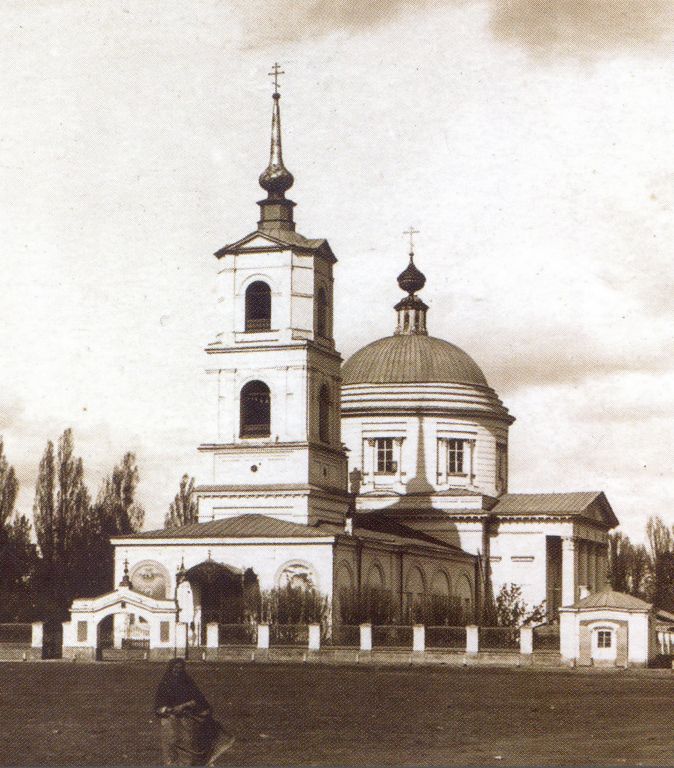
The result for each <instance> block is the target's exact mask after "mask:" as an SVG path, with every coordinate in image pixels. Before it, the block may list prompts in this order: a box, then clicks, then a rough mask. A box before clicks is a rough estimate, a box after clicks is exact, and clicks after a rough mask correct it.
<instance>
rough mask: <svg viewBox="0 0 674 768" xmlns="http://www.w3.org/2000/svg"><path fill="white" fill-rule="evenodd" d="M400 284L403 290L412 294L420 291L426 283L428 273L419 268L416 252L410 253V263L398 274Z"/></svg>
mask: <svg viewBox="0 0 674 768" xmlns="http://www.w3.org/2000/svg"><path fill="white" fill-rule="evenodd" d="M398 285H399V286H400V289H401V290H403V291H407V293H409V294H410V296H411V295H412V294H413V293H416V292H417V291H420V290H421V289H422V288H423V287H424V285H426V275H424V273H423V272H421V270H419V269H417V267H416V264H415V263H414V253H410V263H409V264H408V265H407V267H406V268H405V269H404V270H403V271H402V272H401V273H400V274H399V275H398Z"/></svg>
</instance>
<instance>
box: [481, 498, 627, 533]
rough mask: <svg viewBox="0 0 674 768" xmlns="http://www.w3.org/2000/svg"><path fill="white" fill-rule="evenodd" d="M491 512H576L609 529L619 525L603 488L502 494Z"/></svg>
mask: <svg viewBox="0 0 674 768" xmlns="http://www.w3.org/2000/svg"><path fill="white" fill-rule="evenodd" d="M492 514H494V515H497V516H499V517H501V516H502V517H517V516H523V517H524V516H528V515H553V516H554V515H559V516H567V515H578V516H579V517H585V518H588V519H590V520H598V521H600V522H603V523H605V524H606V525H609V526H610V527H611V528H613V527H614V526H616V525H618V524H619V523H618V518H617V517H616V516H615V514H614V512H613V509H612V508H611V505H610V504H609V502H608V499H607V498H606V496H605V495H604V492H603V491H579V492H575V493H505V494H503V496H501V497H500V498H499V500H498V502H497V504H496V506H495V507H494V508H493V509H492Z"/></svg>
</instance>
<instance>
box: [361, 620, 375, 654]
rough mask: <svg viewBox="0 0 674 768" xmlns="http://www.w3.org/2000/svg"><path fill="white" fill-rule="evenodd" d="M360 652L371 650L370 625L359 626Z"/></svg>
mask: <svg viewBox="0 0 674 768" xmlns="http://www.w3.org/2000/svg"><path fill="white" fill-rule="evenodd" d="M360 650H361V651H371V650H372V624H361V625H360Z"/></svg>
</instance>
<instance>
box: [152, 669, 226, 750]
mask: <svg viewBox="0 0 674 768" xmlns="http://www.w3.org/2000/svg"><path fill="white" fill-rule="evenodd" d="M154 707H155V714H156V715H157V716H158V717H159V718H160V722H161V749H162V762H163V764H164V765H212V764H213V761H214V760H215V759H216V758H217V757H218V756H219V755H221V754H222V753H223V752H224V751H225V750H226V749H229V747H231V745H232V744H233V742H234V738H233V737H232V736H228V735H227V734H225V733H224V731H223V729H222V726H221V725H220V723H218V722H217V721H216V720H214V719H213V717H212V715H211V708H210V706H209V704H208V701H206V697H205V696H204V694H203V693H202V692H201V691H200V690H199V688H198V686H197V684H196V683H195V682H194V680H192V678H191V677H190V676H189V675H188V674H187V670H186V668H185V660H184V659H172V660H171V661H170V662H169V664H168V666H167V668H166V671H165V672H164V676H163V677H162V679H161V680H160V682H159V686H158V688H157V694H156V696H155V702H154Z"/></svg>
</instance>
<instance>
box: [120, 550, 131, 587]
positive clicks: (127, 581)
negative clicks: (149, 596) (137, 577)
mask: <svg viewBox="0 0 674 768" xmlns="http://www.w3.org/2000/svg"><path fill="white" fill-rule="evenodd" d="M119 586H120V587H126V588H127V589H129V587H131V579H130V578H129V560H128V558H126V557H125V558H124V575H123V576H122V580H121V581H120V582H119Z"/></svg>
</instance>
